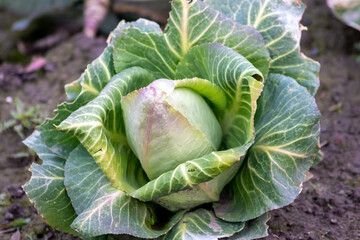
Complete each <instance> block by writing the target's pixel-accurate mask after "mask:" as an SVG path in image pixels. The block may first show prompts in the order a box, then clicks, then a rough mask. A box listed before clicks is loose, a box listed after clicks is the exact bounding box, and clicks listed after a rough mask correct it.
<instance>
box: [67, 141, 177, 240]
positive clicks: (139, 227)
mask: <svg viewBox="0 0 360 240" xmlns="http://www.w3.org/2000/svg"><path fill="white" fill-rule="evenodd" d="M100 185H101V187H99V186H100ZM66 186H67V189H68V191H69V195H70V197H71V199H72V201H73V203H74V205H77V206H76V211H77V212H78V214H79V216H78V217H77V218H76V219H75V221H74V222H73V224H72V227H74V228H75V229H76V230H78V231H79V232H80V233H81V234H83V235H84V236H89V237H94V236H98V235H103V234H129V235H132V236H136V237H140V238H155V237H158V236H160V235H162V234H164V233H166V232H167V231H168V230H169V229H170V228H171V227H172V226H173V225H174V224H176V223H177V222H178V221H179V220H180V218H181V217H182V215H183V214H184V212H178V213H176V214H174V215H173V216H172V217H171V218H170V220H169V221H168V222H166V224H165V225H164V226H161V227H158V228H156V226H155V224H156V223H157V220H158V219H157V218H158V217H161V216H158V214H157V213H156V211H155V209H154V206H153V205H151V204H146V203H143V202H140V201H139V200H137V199H134V198H132V197H130V196H128V195H127V194H126V193H125V192H123V191H120V190H118V189H116V188H114V187H113V186H112V185H111V183H110V181H109V180H108V179H107V178H106V177H105V175H104V173H103V172H102V171H101V169H100V168H99V167H98V165H97V164H96V163H95V161H94V159H93V158H92V156H91V155H90V154H89V153H88V152H87V151H86V149H85V148H84V147H82V146H79V147H77V148H76V149H75V150H74V151H73V152H72V153H71V154H70V156H69V158H68V159H67V161H66ZM85 190H86V191H85ZM79 194H80V195H81V197H79ZM78 204H79V205H78Z"/></svg>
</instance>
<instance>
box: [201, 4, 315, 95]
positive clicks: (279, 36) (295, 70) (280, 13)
mask: <svg viewBox="0 0 360 240" xmlns="http://www.w3.org/2000/svg"><path fill="white" fill-rule="evenodd" d="M206 3H207V4H209V5H210V7H213V8H215V9H217V10H219V11H220V12H222V13H224V14H225V15H227V16H228V17H230V18H232V19H234V20H235V21H237V22H239V23H240V24H243V25H249V26H253V27H254V28H256V30H258V31H259V32H260V33H261V35H262V36H263V38H264V41H265V43H266V48H267V49H268V50H269V52H270V56H271V61H270V70H269V72H270V73H279V74H283V75H285V76H289V77H292V78H294V79H296V81H297V82H298V83H299V84H300V85H302V86H304V87H306V88H307V89H308V91H309V92H310V93H311V95H314V94H315V93H316V90H317V89H318V87H319V79H318V75H319V64H318V63H317V62H315V61H313V60H312V59H310V58H307V57H306V56H305V55H304V54H302V53H301V52H300V34H301V30H302V29H301V26H300V25H299V22H300V19H301V17H302V14H303V12H304V9H305V7H304V4H302V3H300V2H298V1H284V0H248V1H243V0H225V1H219V0H208V1H206Z"/></svg>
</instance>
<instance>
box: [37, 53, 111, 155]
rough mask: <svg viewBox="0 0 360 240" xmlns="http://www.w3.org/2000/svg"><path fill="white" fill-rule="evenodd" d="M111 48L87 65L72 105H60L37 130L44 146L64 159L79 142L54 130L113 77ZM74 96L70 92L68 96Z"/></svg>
mask: <svg viewBox="0 0 360 240" xmlns="http://www.w3.org/2000/svg"><path fill="white" fill-rule="evenodd" d="M112 51H113V49H112V47H107V48H105V50H104V52H103V53H102V54H101V55H100V56H99V57H98V58H97V59H95V60H94V61H93V62H92V63H91V64H90V65H88V67H87V69H86V70H85V73H83V75H82V76H81V77H80V79H81V81H80V80H79V82H80V83H81V86H82V90H81V92H80V94H79V95H78V96H77V98H76V100H75V101H74V102H72V103H66V102H65V103H62V104H61V105H59V106H58V109H57V110H56V111H55V113H56V116H55V118H53V119H47V120H46V121H45V122H44V123H43V124H42V125H41V126H40V127H39V128H38V129H39V131H40V132H41V137H42V139H43V140H44V142H45V143H46V145H47V146H48V147H49V148H50V149H51V151H53V152H54V153H56V154H58V155H60V156H63V157H64V158H66V157H67V156H68V155H69V153H70V152H71V151H72V150H73V149H74V148H75V147H76V146H77V145H79V141H78V140H77V138H76V137H74V136H73V135H72V134H67V133H64V132H60V131H58V130H57V129H56V128H55V125H59V124H60V123H61V122H62V121H63V120H64V119H66V118H67V117H68V116H69V115H70V114H71V113H72V112H74V111H76V110H77V109H78V108H80V107H81V106H83V105H85V104H87V103H88V102H90V101H91V100H92V99H94V98H95V97H96V96H97V95H98V93H99V92H100V91H101V90H102V88H103V87H104V86H105V85H106V84H107V82H108V81H109V80H110V78H111V77H112V76H113V75H114V69H113V67H112V62H113V58H112ZM74 94H76V93H75V92H72V93H71V94H70V95H74Z"/></svg>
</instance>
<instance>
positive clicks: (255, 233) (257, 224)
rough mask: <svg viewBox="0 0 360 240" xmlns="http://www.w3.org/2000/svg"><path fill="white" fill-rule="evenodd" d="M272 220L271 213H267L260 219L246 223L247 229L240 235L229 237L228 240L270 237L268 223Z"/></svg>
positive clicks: (239, 233)
mask: <svg viewBox="0 0 360 240" xmlns="http://www.w3.org/2000/svg"><path fill="white" fill-rule="evenodd" d="M269 220H270V213H265V214H263V215H261V216H260V217H258V218H255V219H253V220H250V221H248V222H246V223H245V227H244V229H243V230H241V231H240V232H238V233H235V234H234V235H233V236H231V237H229V238H228V240H251V239H258V238H263V237H266V236H268V231H267V230H268V226H267V225H266V223H267V222H268V221H269Z"/></svg>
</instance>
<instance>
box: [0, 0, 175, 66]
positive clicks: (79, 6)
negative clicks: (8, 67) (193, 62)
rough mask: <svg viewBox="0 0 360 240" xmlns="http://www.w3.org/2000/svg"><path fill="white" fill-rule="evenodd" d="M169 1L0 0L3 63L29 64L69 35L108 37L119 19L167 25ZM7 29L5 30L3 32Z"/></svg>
mask: <svg viewBox="0 0 360 240" xmlns="http://www.w3.org/2000/svg"><path fill="white" fill-rule="evenodd" d="M169 10H170V2H169V0H26V1H24V0H0V30H7V31H5V32H7V34H2V35H1V34H0V63H1V62H2V61H4V60H5V59H6V61H8V62H23V63H27V62H29V61H30V59H29V58H28V57H27V56H28V55H30V54H34V53H35V54H36V53H41V52H43V51H45V50H46V49H48V48H51V47H53V46H54V45H56V44H57V43H59V42H61V41H62V40H64V39H66V38H68V37H69V36H71V35H73V34H75V33H77V32H80V31H82V30H83V31H84V33H85V34H86V36H88V37H89V38H93V37H95V36H96V35H97V34H100V35H104V36H107V35H108V34H109V32H110V31H111V30H112V29H114V28H115V27H116V25H117V24H118V22H119V21H120V20H123V19H124V20H126V21H133V20H136V19H138V18H140V17H143V18H149V19H151V20H154V21H156V22H158V23H160V24H161V25H162V27H164V25H165V24H166V19H167V17H168V12H169ZM2 32H4V31H2Z"/></svg>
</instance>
